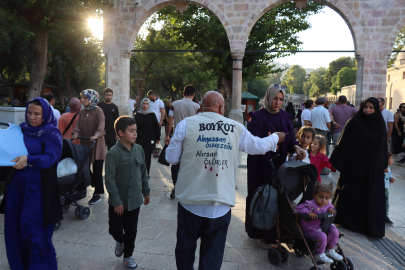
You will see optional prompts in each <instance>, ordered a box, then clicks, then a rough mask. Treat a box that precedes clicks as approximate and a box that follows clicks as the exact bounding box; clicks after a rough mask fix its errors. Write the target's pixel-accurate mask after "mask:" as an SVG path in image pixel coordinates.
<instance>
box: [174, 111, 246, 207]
mask: <svg viewBox="0 0 405 270" xmlns="http://www.w3.org/2000/svg"><path fill="white" fill-rule="evenodd" d="M186 124H187V127H186V136H185V138H184V141H183V152H182V156H181V161H180V170H179V175H178V180H177V183H176V198H177V199H178V200H179V201H180V202H181V203H183V204H208V205H218V204H225V205H230V206H234V205H235V183H236V177H237V171H238V162H239V159H238V158H239V137H240V133H241V132H242V129H243V126H242V125H241V124H239V123H238V122H235V121H233V120H231V119H228V118H225V117H223V116H222V115H220V114H217V113H213V112H204V113H202V114H199V115H195V116H191V117H188V118H187V120H186Z"/></svg>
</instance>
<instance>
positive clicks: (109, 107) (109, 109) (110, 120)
mask: <svg viewBox="0 0 405 270" xmlns="http://www.w3.org/2000/svg"><path fill="white" fill-rule="evenodd" d="M113 94H114V91H113V90H112V89H111V88H106V89H104V101H101V102H99V103H98V104H97V106H99V107H100V108H101V109H102V110H103V112H104V116H105V133H106V134H105V143H106V145H107V148H108V150H110V149H111V147H113V146H114V145H115V143H116V140H117V139H118V137H117V134H115V130H114V122H115V120H116V119H117V118H118V117H119V116H120V114H119V111H118V107H117V106H116V105H115V104H114V103H112V102H111V100H112V98H113Z"/></svg>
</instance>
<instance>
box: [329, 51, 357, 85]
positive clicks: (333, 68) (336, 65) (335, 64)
mask: <svg viewBox="0 0 405 270" xmlns="http://www.w3.org/2000/svg"><path fill="white" fill-rule="evenodd" d="M344 67H348V68H355V67H357V64H356V59H355V58H354V57H348V56H346V57H340V58H338V59H336V60H333V61H332V62H330V63H329V68H328V72H327V73H326V74H325V77H324V80H325V87H326V88H327V89H330V88H331V87H332V78H333V77H334V76H336V75H337V73H338V72H339V70H341V69H342V68H344Z"/></svg>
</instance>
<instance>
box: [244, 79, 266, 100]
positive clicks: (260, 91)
mask: <svg viewBox="0 0 405 270" xmlns="http://www.w3.org/2000/svg"><path fill="white" fill-rule="evenodd" d="M247 84H248V92H249V93H252V94H253V95H255V96H257V97H259V98H264V95H265V94H266V91H267V87H268V86H269V82H268V80H266V79H259V80H253V81H249V82H247ZM270 84H271V83H270Z"/></svg>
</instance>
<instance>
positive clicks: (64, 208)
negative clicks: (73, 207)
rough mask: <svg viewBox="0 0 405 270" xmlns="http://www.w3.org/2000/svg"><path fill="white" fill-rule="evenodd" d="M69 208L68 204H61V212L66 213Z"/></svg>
mask: <svg viewBox="0 0 405 270" xmlns="http://www.w3.org/2000/svg"><path fill="white" fill-rule="evenodd" d="M69 208H70V204H67V205H64V206H62V213H66V212H67V211H69Z"/></svg>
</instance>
